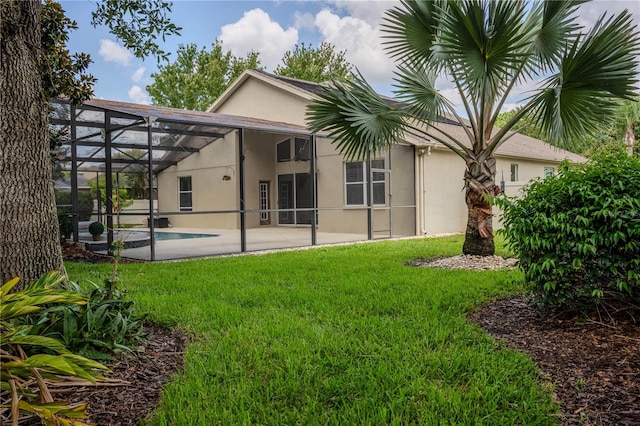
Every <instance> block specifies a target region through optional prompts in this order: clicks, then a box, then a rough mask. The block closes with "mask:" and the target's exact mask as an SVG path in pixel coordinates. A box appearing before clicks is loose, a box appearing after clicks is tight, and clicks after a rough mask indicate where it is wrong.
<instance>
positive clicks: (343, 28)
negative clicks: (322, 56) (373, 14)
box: [315, 9, 395, 84]
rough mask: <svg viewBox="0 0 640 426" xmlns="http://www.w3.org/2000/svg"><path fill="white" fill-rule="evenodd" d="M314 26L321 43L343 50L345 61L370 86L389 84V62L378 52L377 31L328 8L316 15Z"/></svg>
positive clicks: (379, 43)
mask: <svg viewBox="0 0 640 426" xmlns="http://www.w3.org/2000/svg"><path fill="white" fill-rule="evenodd" d="M315 25H316V27H317V28H318V31H320V34H321V35H322V37H323V39H324V41H326V42H329V43H331V44H333V45H334V46H335V47H336V49H337V50H339V51H345V52H346V58H347V60H348V61H349V62H350V63H351V64H353V65H354V66H355V67H356V68H358V70H359V71H360V72H361V73H362V75H363V76H364V77H365V78H366V79H367V81H369V82H370V83H372V84H377V83H387V84H388V83H391V77H392V73H393V70H394V68H395V67H394V65H393V61H392V60H391V59H390V58H389V57H388V56H387V55H386V53H385V52H384V51H383V49H382V45H381V41H380V30H379V28H378V27H374V26H372V25H371V24H369V23H368V22H366V21H364V20H362V19H359V18H354V17H352V16H345V17H342V18H341V17H340V16H338V15H336V14H334V13H333V12H331V11H329V10H328V9H324V10H322V11H321V12H319V13H318V14H317V15H316V19H315Z"/></svg>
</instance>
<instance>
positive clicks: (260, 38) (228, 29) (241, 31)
mask: <svg viewBox="0 0 640 426" xmlns="http://www.w3.org/2000/svg"><path fill="white" fill-rule="evenodd" d="M219 39H220V41H221V42H222V43H223V45H224V47H225V48H226V49H229V50H231V53H233V54H234V55H236V56H246V55H247V53H249V52H250V51H252V50H255V51H258V52H260V62H261V63H262V65H263V66H264V67H265V68H266V69H267V71H273V70H274V69H275V67H276V65H278V64H279V63H280V60H281V59H282V56H283V55H284V53H285V52H286V51H287V50H290V49H292V48H293V47H294V46H295V44H296V43H297V41H298V30H296V29H295V28H293V27H290V28H287V29H286V30H285V29H284V28H282V27H281V26H280V24H279V23H277V22H276V21H274V20H272V19H271V17H270V16H269V14H268V13H266V12H265V11H263V10H262V9H253V10H250V11H248V12H245V13H244V16H243V17H242V18H240V20H238V22H235V23H233V24H228V25H225V26H223V27H222V28H221V29H220V37H219Z"/></svg>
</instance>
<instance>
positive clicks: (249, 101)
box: [215, 78, 307, 126]
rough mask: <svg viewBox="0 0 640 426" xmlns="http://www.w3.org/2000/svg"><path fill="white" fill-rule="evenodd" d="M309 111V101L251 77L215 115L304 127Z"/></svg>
mask: <svg viewBox="0 0 640 426" xmlns="http://www.w3.org/2000/svg"><path fill="white" fill-rule="evenodd" d="M306 110H307V101H306V100H304V99H302V98H299V97H296V96H294V95H292V94H290V93H287V92H284V91H282V90H279V89H277V88H274V87H272V86H270V85H269V84H267V83H265V82H263V81H260V80H257V79H254V78H249V79H247V80H246V81H245V82H244V83H243V84H242V85H241V86H240V87H238V88H237V90H236V91H235V92H234V94H233V96H231V97H229V98H228V99H227V100H226V101H225V102H224V103H223V104H222V105H220V107H219V108H218V109H217V110H216V111H215V112H219V113H222V114H231V115H241V116H244V117H254V118H262V119H264V120H270V121H280V122H284V123H290V124H298V125H301V126H305V125H306V122H305V113H306Z"/></svg>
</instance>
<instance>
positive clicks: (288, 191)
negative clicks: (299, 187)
mask: <svg viewBox="0 0 640 426" xmlns="http://www.w3.org/2000/svg"><path fill="white" fill-rule="evenodd" d="M293 181H294V177H293V175H292V174H290V175H280V176H278V208H279V209H281V210H282V209H287V211H280V212H278V223H279V224H281V225H293V224H295V223H296V222H295V215H294V214H293V213H294V212H293V211H291V210H292V209H293V206H294V193H293V190H294V186H293ZM289 209H291V210H289Z"/></svg>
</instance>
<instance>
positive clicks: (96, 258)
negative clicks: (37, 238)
mask: <svg viewBox="0 0 640 426" xmlns="http://www.w3.org/2000/svg"><path fill="white" fill-rule="evenodd" d="M62 256H63V258H64V260H69V261H73V262H85V263H113V260H114V257H113V256H107V255H105V254H100V253H95V252H92V251H89V250H85V249H84V244H82V243H71V242H67V243H64V244H63V245H62ZM119 262H120V263H140V262H144V261H142V260H137V259H129V258H126V257H122V258H120V260H119Z"/></svg>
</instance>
